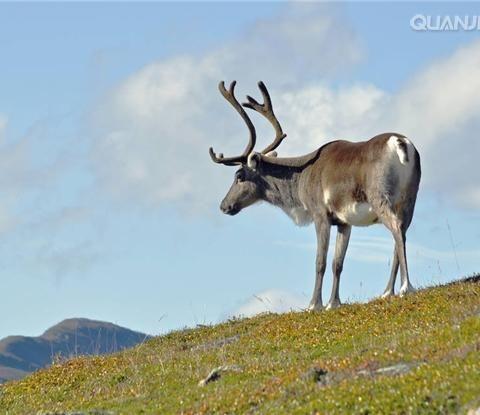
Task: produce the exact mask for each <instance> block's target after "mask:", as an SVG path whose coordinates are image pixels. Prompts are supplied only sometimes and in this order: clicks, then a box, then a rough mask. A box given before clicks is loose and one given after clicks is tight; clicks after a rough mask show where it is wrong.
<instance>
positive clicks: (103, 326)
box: [0, 318, 150, 383]
mask: <svg viewBox="0 0 480 415" xmlns="http://www.w3.org/2000/svg"><path fill="white" fill-rule="evenodd" d="M148 338H150V336H149V335H147V334H144V333H140V332H137V331H134V330H130V329H127V328H125V327H121V326H117V325H115V324H113V323H109V322H105V321H98V320H90V319H86V318H69V319H65V320H62V321H61V322H59V323H57V324H55V325H54V326H52V327H50V328H48V329H47V330H45V331H44V332H43V334H41V335H40V336H19V335H13V336H7V337H5V338H3V339H0V383H3V382H6V381H9V380H17V379H21V378H22V377H24V376H26V375H27V374H29V373H31V372H34V371H36V370H38V369H41V368H44V367H46V366H49V365H50V364H51V363H52V362H54V361H55V360H58V359H64V358H70V357H75V356H80V355H99V354H107V353H113V352H117V351H120V350H123V349H126V348H130V347H133V346H135V345H137V344H138V343H141V342H143V341H144V340H146V339H148Z"/></svg>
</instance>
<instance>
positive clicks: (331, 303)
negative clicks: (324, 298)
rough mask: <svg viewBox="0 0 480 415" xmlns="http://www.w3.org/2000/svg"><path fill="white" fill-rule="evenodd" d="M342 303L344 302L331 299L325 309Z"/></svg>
mask: <svg viewBox="0 0 480 415" xmlns="http://www.w3.org/2000/svg"><path fill="white" fill-rule="evenodd" d="M341 305H342V303H341V302H340V301H339V300H336V301H330V302H329V303H328V304H327V306H326V307H325V310H331V309H332V308H338V307H340V306H341Z"/></svg>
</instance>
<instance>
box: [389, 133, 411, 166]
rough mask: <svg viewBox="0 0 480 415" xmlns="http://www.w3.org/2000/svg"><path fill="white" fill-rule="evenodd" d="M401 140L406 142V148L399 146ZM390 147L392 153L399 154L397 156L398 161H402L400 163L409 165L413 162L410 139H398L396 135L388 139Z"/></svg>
mask: <svg viewBox="0 0 480 415" xmlns="http://www.w3.org/2000/svg"><path fill="white" fill-rule="evenodd" d="M399 139H400V140H402V141H404V142H405V144H406V148H405V147H402V146H401V145H400V144H399V142H398V140H399ZM388 146H389V147H390V149H391V150H392V151H394V152H396V153H397V156H398V159H399V160H400V163H402V164H407V163H408V162H409V161H410V160H411V158H412V156H413V151H412V143H411V142H410V140H409V139H408V138H406V137H398V136H396V135H392V136H390V138H389V139H388ZM405 151H406V153H405Z"/></svg>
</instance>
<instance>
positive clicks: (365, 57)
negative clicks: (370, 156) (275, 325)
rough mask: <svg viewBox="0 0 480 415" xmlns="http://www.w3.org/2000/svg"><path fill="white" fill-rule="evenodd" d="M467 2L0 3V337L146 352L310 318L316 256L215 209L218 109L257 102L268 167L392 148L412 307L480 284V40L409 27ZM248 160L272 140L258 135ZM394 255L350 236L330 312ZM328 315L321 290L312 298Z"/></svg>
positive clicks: (371, 291)
mask: <svg viewBox="0 0 480 415" xmlns="http://www.w3.org/2000/svg"><path fill="white" fill-rule="evenodd" d="M416 14H424V15H442V16H443V15H461V16H463V15H476V14H478V12H477V7H476V4H474V3H464V4H462V3H453V2H452V3H414V2H409V3H377V2H375V3H348V4H347V3H299V2H296V3H274V2H269V3H250V2H248V3H201V2H196V3H143V4H134V3H131V4H130V3H119V4H114V3H101V4H96V3H72V4H68V3H65V4H62V3H43V4H42V3H1V4H0V55H1V62H2V65H1V71H0V177H2V178H1V179H0V197H1V200H2V204H1V206H0V259H1V260H0V278H1V281H2V296H1V299H2V301H1V302H0V315H1V316H2V319H1V320H0V338H1V337H4V336H7V335H10V334H25V335H38V334H40V333H41V332H42V331H43V330H44V329H46V328H47V327H48V326H50V325H52V324H54V323H56V322H58V321H60V320H62V319H64V318H68V317H88V318H94V319H101V320H108V321H112V322H114V323H117V324H120V325H124V326H127V327H130V328H133V329H137V330H143V331H145V332H148V333H152V334H157V333H161V332H164V331H166V330H170V329H174V328H179V327H183V326H186V325H188V326H191V325H194V324H198V323H212V322H213V323H215V322H218V321H220V320H221V319H223V318H225V317H227V316H229V315H232V314H235V313H238V312H242V313H244V314H250V313H254V312H258V311H260V310H262V309H264V308H267V309H270V310H273V311H276V310H282V309H288V308H290V307H294V308H300V307H303V306H306V305H307V303H308V301H309V299H310V295H311V291H312V288H313V282H314V257H315V237H314V230H313V228H312V227H307V228H298V227H295V226H294V225H293V223H291V222H290V220H289V219H288V218H287V217H285V215H284V214H283V213H282V212H280V211H278V210H276V209H274V208H272V207H270V206H266V205H258V206H254V207H252V208H250V209H248V210H246V211H245V212H242V213H241V214H240V215H238V216H235V217H234V218H232V217H227V216H224V215H222V214H221V213H220V211H219V209H218V205H219V203H220V200H221V198H222V197H223V195H224V193H225V192H226V191H227V189H228V186H229V185H230V181H231V180H232V178H233V171H234V169H232V168H227V167H222V166H216V165H214V164H213V163H211V161H210V158H209V157H208V154H207V150H208V147H209V146H210V145H213V146H214V148H215V149H218V150H219V151H223V152H225V153H227V154H228V153H229V152H231V151H237V150H238V149H241V148H243V145H244V141H245V139H246V134H245V131H244V126H243V125H242V123H241V122H240V121H239V120H238V116H237V115H236V114H234V112H233V111H231V108H229V107H228V106H227V105H226V104H225V102H224V101H223V100H222V98H221V97H220V95H219V94H218V91H217V83H218V81H219V80H221V79H225V80H226V81H229V80H231V79H237V80H238V94H239V96H241V95H243V94H246V93H248V94H253V95H258V92H257V91H256V90H255V88H256V81H257V80H259V79H263V80H264V81H265V82H266V83H267V85H268V86H269V88H270V91H271V94H272V97H273V101H274V106H275V108H276V112H277V115H278V116H279V118H280V120H281V122H282V125H283V127H284V130H285V131H286V132H287V133H288V138H287V139H286V140H285V143H284V144H282V147H281V148H280V154H281V155H295V154H301V153H306V152H308V151H310V150H312V149H314V148H316V147H318V146H320V145H321V144H323V143H325V142H327V141H330V140H332V139H336V138H347V139H352V140H356V141H358V140H362V139H366V138H369V137H371V136H373V135H375V134H377V133H379V132H383V131H392V130H393V131H398V132H402V133H404V134H406V135H407V136H408V137H410V138H411V139H412V141H414V143H415V144H416V145H417V147H418V148H419V151H420V153H421V156H422V162H423V170H424V176H423V180H422V186H421V191H420V194H419V201H418V204H417V211H416V215H415V217H414V221H413V224H412V227H411V229H410V230H409V234H408V243H409V245H408V248H407V249H408V256H409V262H410V271H411V272H410V273H411V278H412V281H413V283H414V284H415V285H416V286H421V285H428V284H432V283H438V282H443V281H448V280H451V279H454V278H457V277H458V276H460V275H466V274H469V273H473V272H475V271H479V267H478V262H479V255H480V226H479V225H480V213H479V212H480V188H479V186H478V168H477V162H476V157H477V155H478V154H479V151H480V144H479V140H478V134H477V132H478V131H479V127H480V39H479V34H480V32H479V31H461V30H460V31H456V32H452V31H450V32H433V31H427V32H417V31H414V30H412V29H411V27H410V19H411V17H412V16H414V15H416ZM254 120H255V123H256V124H257V125H258V132H259V136H260V138H261V139H263V140H265V141H267V140H268V138H269V137H271V135H272V133H271V131H270V130H269V129H268V126H267V125H265V124H264V123H263V122H262V120H260V119H258V118H254ZM392 250H393V244H392V242H391V238H390V236H389V235H388V233H387V231H386V230H384V229H382V228H381V227H380V226H376V227H369V228H362V229H360V228H355V229H354V230H353V233H352V239H351V243H350V247H349V251H348V253H347V259H346V264H345V268H344V272H343V275H342V281H341V289H340V294H341V298H342V300H344V301H346V300H350V301H364V300H367V299H369V298H372V297H374V296H376V295H379V294H380V293H381V292H382V291H383V289H384V287H385V285H386V282H387V279H388V275H389V264H390V256H391V252H392ZM325 280H326V286H325V287H324V299H325V298H327V296H328V295H329V289H330V282H331V273H330V270H329V269H328V271H327V275H326V277H325Z"/></svg>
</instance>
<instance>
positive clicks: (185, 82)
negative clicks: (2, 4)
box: [93, 4, 361, 210]
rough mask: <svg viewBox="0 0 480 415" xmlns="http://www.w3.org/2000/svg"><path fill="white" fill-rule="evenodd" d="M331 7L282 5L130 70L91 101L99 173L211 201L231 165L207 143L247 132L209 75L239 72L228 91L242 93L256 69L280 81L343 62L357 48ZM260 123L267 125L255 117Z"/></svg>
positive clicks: (173, 195) (111, 184)
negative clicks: (197, 46) (191, 50)
mask: <svg viewBox="0 0 480 415" xmlns="http://www.w3.org/2000/svg"><path fill="white" fill-rule="evenodd" d="M331 9H332V7H327V6H316V7H313V8H312V7H311V5H308V4H304V5H291V6H288V7H286V11H285V12H284V14H281V15H279V16H276V17H275V18H274V19H271V20H265V21H260V22H258V23H257V24H256V25H255V26H254V27H252V28H251V29H250V30H249V31H248V32H246V33H245V34H244V35H243V36H241V37H240V38H238V39H237V40H236V41H233V42H229V43H228V44H226V45H223V46H222V47H219V48H218V49H217V50H213V51H212V52H210V53H208V54H206V55H203V56H200V57H193V56H182V57H174V58H170V59H166V60H164V61H160V62H157V63H153V64H150V65H147V66H146V67H145V68H143V69H142V70H140V71H138V72H136V73H134V74H133V75H132V76H131V77H130V78H128V79H126V80H125V81H124V82H123V83H122V84H120V85H119V86H118V87H117V88H116V89H115V90H114V91H113V92H112V94H111V95H110V96H108V97H106V98H105V100H104V102H102V103H101V104H100V105H99V106H98V108H97V111H95V113H96V114H95V122H94V125H95V127H94V135H95V136H96V143H97V144H96V146H95V148H94V151H93V159H94V163H95V166H96V168H97V172H98V176H99V178H100V181H101V182H102V183H103V184H104V185H106V187H107V188H108V189H109V190H110V191H111V192H112V193H113V194H115V195H116V196H119V197H120V198H124V199H126V200H129V201H132V200H133V201H134V203H138V204H147V205H155V206H156V205H158V204H162V203H168V202H174V203H178V204H179V205H180V206H182V207H187V208H192V209H195V210H198V209H199V208H202V207H204V206H205V205H206V204H209V205H210V204H211V203H212V202H213V201H215V203H217V202H218V199H219V198H220V196H221V193H220V192H224V191H225V185H226V183H225V182H224V180H225V179H226V177H227V176H228V181H230V177H231V176H232V173H233V171H232V170H231V169H225V168H223V167H219V166H215V165H213V163H212V162H211V160H210V158H209V156H208V153H207V151H208V147H209V146H210V145H214V147H215V148H216V149H218V151H220V152H224V153H226V154H229V153H235V152H239V151H241V149H242V148H243V147H244V145H245V142H246V139H247V132H246V128H245V127H244V125H243V124H242V121H241V120H240V118H239V116H238V114H236V113H235V112H234V110H233V109H232V108H231V107H230V106H229V105H228V104H227V103H226V102H225V101H224V100H223V98H222V97H221V96H220V94H219V93H218V92H217V91H216V85H217V83H218V81H219V80H221V79H225V80H227V81H228V80H231V79H234V78H235V77H237V76H239V75H240V76H241V77H242V79H239V87H238V91H237V95H238V98H239V99H243V98H244V96H245V92H244V91H245V88H248V92H249V93H250V94H255V93H256V92H257V91H256V86H255V84H256V81H257V80H258V79H262V78H263V79H265V80H268V81H269V82H271V83H272V84H274V85H284V86H285V88H286V89H287V90H288V89H289V88H288V85H292V84H294V85H296V84H297V83H298V82H299V80H300V79H305V78H308V77H309V76H313V75H314V74H315V75H316V76H322V77H323V76H328V75H329V74H332V73H333V72H334V71H336V70H341V68H343V67H349V66H350V65H351V64H353V63H354V62H356V61H357V60H358V59H359V56H360V54H361V52H360V49H361V48H360V47H359V46H358V42H357V41H356V38H355V37H354V36H353V35H352V34H351V32H350V31H349V30H348V29H347V28H345V27H344V26H343V25H339V24H337V20H336V19H335V16H334V15H333V14H332V12H331ZM300 24H301V25H302V30H301V31H300V30H298V27H299V25H300ZM333 38H334V39H335V40H336V41H335V44H333V43H332V42H331V39H333ZM279 45H282V47H281V48H280V47H279ZM309 74H310V75H309ZM274 95H275V97H276V98H278V94H277V92H276V91H274ZM285 99H289V97H288V96H287V97H286V98H285ZM290 99H292V98H291V97H290ZM332 99H334V100H341V101H342V102H343V100H342V99H341V98H339V97H337V96H335V97H333V98H332ZM277 108H279V110H280V105H277ZM283 111H284V110H283ZM262 133H265V134H266V135H267V137H268V139H270V137H271V135H272V132H271V131H270V130H267V129H266V127H265V126H264V125H263V129H262V127H261V128H259V136H260V137H262V135H263V134H262ZM261 144H262V143H260V144H259V145H261Z"/></svg>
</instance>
